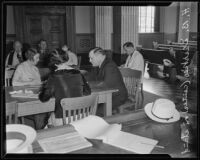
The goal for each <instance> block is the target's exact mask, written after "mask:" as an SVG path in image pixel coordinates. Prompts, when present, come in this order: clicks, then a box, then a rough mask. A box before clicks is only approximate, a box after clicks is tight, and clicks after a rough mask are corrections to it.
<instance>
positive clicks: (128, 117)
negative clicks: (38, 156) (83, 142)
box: [32, 110, 185, 157]
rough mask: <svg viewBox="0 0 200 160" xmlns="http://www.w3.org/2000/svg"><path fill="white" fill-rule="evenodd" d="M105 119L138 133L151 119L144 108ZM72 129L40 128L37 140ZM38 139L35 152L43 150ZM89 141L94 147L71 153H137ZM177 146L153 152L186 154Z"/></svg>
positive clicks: (69, 127) (156, 149)
mask: <svg viewBox="0 0 200 160" xmlns="http://www.w3.org/2000/svg"><path fill="white" fill-rule="evenodd" d="M104 119H105V120H106V121H107V122H108V123H122V130H123V131H125V132H129V133H133V134H136V135H140V129H139V128H140V127H142V126H144V125H146V124H148V123H149V122H150V121H151V120H150V119H149V118H148V117H147V116H146V115H145V113H144V111H143V110H140V111H137V112H132V113H129V114H119V115H114V116H109V117H105V118H104ZM72 131H74V128H73V126H71V125H65V126H59V127H55V128H49V129H45V130H39V131H38V132H37V140H40V139H43V138H47V137H53V136H57V135H62V134H66V133H67V132H72ZM37 140H36V141H35V142H34V143H33V144H32V146H33V152H34V153H39V152H43V150H42V148H41V147H40V145H39V143H38V141H37ZM89 141H90V142H91V143H92V144H93V146H92V147H88V148H84V149H80V150H77V151H73V152H71V154H135V153H133V152H129V151H126V150H123V149H120V148H117V147H114V146H111V145H108V144H105V143H102V141H100V140H94V139H89ZM181 145H182V144H181ZM177 146H178V145H176V146H173V147H172V148H171V147H170V148H164V149H160V148H156V147H155V148H154V149H153V150H152V152H151V154H163V156H164V154H168V155H170V156H171V157H183V156H185V155H182V154H181V151H182V148H180V147H179V148H178V147H177ZM161 157H162V155H161Z"/></svg>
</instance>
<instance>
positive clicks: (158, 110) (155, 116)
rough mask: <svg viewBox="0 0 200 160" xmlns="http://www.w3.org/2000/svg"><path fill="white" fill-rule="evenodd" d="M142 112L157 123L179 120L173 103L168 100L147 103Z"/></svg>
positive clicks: (162, 99) (161, 99)
mask: <svg viewBox="0 0 200 160" xmlns="http://www.w3.org/2000/svg"><path fill="white" fill-rule="evenodd" d="M144 110H145V113H146V115H147V116H148V117H149V118H151V119H152V120H154V121H157V122H161V123H171V122H176V121H178V120H179V119H180V114H179V112H178V111H177V110H176V108H175V104H174V102H172V101H170V100H168V99H164V98H160V99H157V100H155V101H154V102H152V103H148V104H147V105H146V106H145V108H144Z"/></svg>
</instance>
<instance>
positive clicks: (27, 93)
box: [9, 89, 38, 98]
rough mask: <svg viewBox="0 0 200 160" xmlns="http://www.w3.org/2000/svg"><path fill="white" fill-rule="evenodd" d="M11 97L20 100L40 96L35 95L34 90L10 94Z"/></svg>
mask: <svg viewBox="0 0 200 160" xmlns="http://www.w3.org/2000/svg"><path fill="white" fill-rule="evenodd" d="M9 93H10V94H11V97H19V98H38V94H35V93H33V91H32V90H26V89H25V90H24V91H23V90H18V91H12V92H9Z"/></svg>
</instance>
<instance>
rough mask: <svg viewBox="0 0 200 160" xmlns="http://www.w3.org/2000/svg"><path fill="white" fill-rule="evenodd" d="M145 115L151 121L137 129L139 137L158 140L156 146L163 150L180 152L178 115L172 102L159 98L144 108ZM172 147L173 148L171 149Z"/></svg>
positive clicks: (179, 122)
mask: <svg viewBox="0 0 200 160" xmlns="http://www.w3.org/2000/svg"><path fill="white" fill-rule="evenodd" d="M144 111H145V114H146V115H147V116H148V118H149V119H151V121H149V122H148V123H147V124H146V125H144V126H141V127H140V128H138V129H137V131H138V132H139V133H140V135H141V136H144V137H148V138H152V139H155V140H158V145H161V146H163V147H164V150H166V151H168V152H169V150H171V151H170V152H174V153H176V151H175V150H174V151H173V149H174V148H176V149H177V150H180V152H181V146H182V141H181V121H180V113H179V112H178V111H177V110H176V107H175V104H174V102H172V101H171V100H168V99H164V98H159V99H156V100H155V101H154V102H152V103H148V104H147V105H146V106H145V107H144ZM172 146H173V147H172Z"/></svg>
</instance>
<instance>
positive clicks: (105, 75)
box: [89, 47, 128, 113]
mask: <svg viewBox="0 0 200 160" xmlns="http://www.w3.org/2000/svg"><path fill="white" fill-rule="evenodd" d="M89 59H90V62H91V63H92V65H93V66H94V67H98V68H99V72H98V75H97V80H98V81H101V82H100V83H99V84H98V85H97V86H98V87H105V88H113V89H118V92H114V93H113V94H112V108H113V112H114V113H116V112H118V111H119V110H118V107H119V106H120V105H122V104H124V103H125V101H126V100H127V98H128V93H127V90H126V87H125V84H124V81H123V78H122V75H121V73H120V71H119V68H118V67H117V65H116V64H115V63H114V62H113V61H112V59H110V58H108V57H107V56H106V54H105V52H104V50H103V49H102V48H99V47H96V48H94V49H92V50H91V51H90V52H89ZM97 112H98V111H97Z"/></svg>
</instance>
